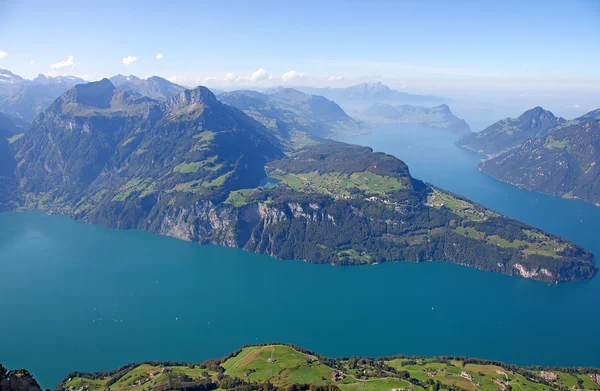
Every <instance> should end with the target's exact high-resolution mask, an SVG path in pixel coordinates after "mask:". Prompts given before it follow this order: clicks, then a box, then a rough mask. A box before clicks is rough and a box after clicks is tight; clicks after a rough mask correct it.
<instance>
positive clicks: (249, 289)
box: [0, 125, 600, 388]
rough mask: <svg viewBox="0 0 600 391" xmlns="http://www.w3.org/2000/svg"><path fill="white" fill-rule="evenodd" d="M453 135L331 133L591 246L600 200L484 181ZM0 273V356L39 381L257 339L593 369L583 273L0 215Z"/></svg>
mask: <svg viewBox="0 0 600 391" xmlns="http://www.w3.org/2000/svg"><path fill="white" fill-rule="evenodd" d="M455 139H456V136H455V135H452V134H450V133H448V132H444V131H432V130H424V129H418V128H413V127H411V126H399V125H390V126H385V127H382V128H379V129H376V130H374V131H373V133H372V134H371V135H368V136H360V137H352V138H348V139H346V140H345V141H348V142H352V143H358V144H364V145H369V146H372V147H373V148H374V149H375V150H377V151H384V152H388V153H392V154H394V155H396V156H398V157H400V158H401V159H403V160H404V161H405V162H406V163H407V164H408V165H409V167H410V169H411V173H412V174H413V176H415V177H417V178H419V179H422V180H425V181H428V182H431V183H433V184H434V185H437V186H439V187H442V188H445V189H448V190H450V191H453V192H456V193H458V194H461V195H464V196H466V197H469V198H471V199H472V200H474V201H477V202H480V203H482V204H483V205H485V206H487V207H490V208H492V209H495V210H497V211H499V212H501V213H504V214H506V215H508V216H511V217H515V218H518V219H520V220H523V221H525V222H528V223H531V224H533V225H535V226H538V227H540V228H543V229H546V230H548V231H550V232H552V233H556V234H559V235H562V236H564V237H566V238H568V239H571V240H573V241H574V242H576V243H578V244H581V245H583V246H584V247H586V248H588V249H589V250H591V251H593V252H594V253H595V254H600V241H598V237H600V208H597V207H595V206H593V205H590V204H585V203H582V202H576V201H570V200H564V199H560V198H557V197H549V196H545V195H543V194H538V193H532V192H528V191H525V190H520V189H517V188H515V187H513V186H510V185H506V184H503V183H501V182H498V181H496V180H494V179H492V178H490V177H487V176H486V175H484V174H482V173H480V172H479V171H477V169H476V166H477V162H478V160H479V157H478V156H477V155H476V154H474V153H471V152H469V151H464V150H461V149H458V148H456V147H454V145H453V143H454V140H455ZM0 268H1V269H0V270H2V273H0V298H1V300H0V314H1V315H0V320H1V322H0V362H1V363H3V364H4V365H5V366H8V367H9V368H16V367H24V368H27V369H29V370H30V371H31V372H32V373H33V374H34V375H35V376H36V378H37V379H38V380H39V381H40V383H41V385H42V387H44V388H51V387H54V386H55V385H56V384H57V383H58V382H59V381H60V380H61V379H62V378H63V377H64V376H65V375H66V374H67V373H68V372H69V371H71V370H82V371H93V370H108V369H114V368H116V367H118V366H120V365H122V364H125V363H127V362H131V361H146V360H181V361H195V362H197V361H201V360H204V359H207V358H212V357H216V356H221V355H224V354H227V353H229V352H230V351H232V350H235V349H237V348H238V347H240V346H241V345H243V344H251V343H255V342H269V341H283V342H287V343H294V344H297V345H301V346H303V347H306V348H308V349H312V350H314V351H316V352H318V353H322V354H325V355H330V356H340V355H371V356H378V355H390V354H396V353H405V354H410V355H417V354H418V355H442V354H448V355H469V356H477V357H481V358H488V359H496V360H501V361H505V362H510V363H516V364H546V365H555V364H556V365H559V364H560V365H594V366H600V354H599V353H598V352H600V338H598V330H600V301H599V300H598V298H599V297H600V278H598V277H596V278H594V279H593V280H590V281H581V282H574V283H567V284H561V285H548V284H544V283H540V282H536V281H530V280H525V279H521V278H514V277H509V276H505V275H501V274H496V273H489V272H483V271H479V270H475V269H471V268H467V267H462V266H458V265H454V264H447V263H443V262H428V263H421V264H416V263H411V262H398V263H387V264H381V265H376V266H360V267H358V266H356V267H332V266H329V265H310V264H306V263H304V262H300V261H279V260H275V259H273V258H270V257H267V256H263V255H256V254H250V253H246V252H244V251H241V250H237V249H226V248H219V247H215V246H200V245H198V244H196V243H187V242H183V241H179V240H176V239H172V238H167V237H161V236H157V235H153V234H150V233H146V232H140V231H119V230H114V229H107V228H103V227H100V226H93V225H89V224H86V223H83V222H76V221H73V220H71V219H69V218H67V217H64V216H47V215H45V214H44V213H42V212H27V213H15V212H10V213H4V214H0Z"/></svg>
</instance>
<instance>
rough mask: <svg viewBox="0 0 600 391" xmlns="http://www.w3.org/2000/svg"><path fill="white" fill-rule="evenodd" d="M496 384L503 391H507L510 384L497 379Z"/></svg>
mask: <svg viewBox="0 0 600 391" xmlns="http://www.w3.org/2000/svg"><path fill="white" fill-rule="evenodd" d="M495 382H496V384H497V385H499V386H500V387H502V389H503V390H505V389H506V388H507V387H508V383H507V382H505V381H503V380H500V379H496V380H495Z"/></svg>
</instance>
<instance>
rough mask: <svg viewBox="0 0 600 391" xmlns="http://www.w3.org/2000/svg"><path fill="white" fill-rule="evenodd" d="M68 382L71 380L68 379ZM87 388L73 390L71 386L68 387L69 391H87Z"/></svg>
mask: <svg viewBox="0 0 600 391" xmlns="http://www.w3.org/2000/svg"><path fill="white" fill-rule="evenodd" d="M69 381H71V379H69ZM87 389H88V386H81V387H79V388H75V387H73V386H70V387H69V391H87Z"/></svg>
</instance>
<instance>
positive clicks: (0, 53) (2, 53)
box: [0, 50, 8, 60]
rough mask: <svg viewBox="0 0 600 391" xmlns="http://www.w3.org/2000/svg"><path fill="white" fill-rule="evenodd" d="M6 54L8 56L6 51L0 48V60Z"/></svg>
mask: <svg viewBox="0 0 600 391" xmlns="http://www.w3.org/2000/svg"><path fill="white" fill-rule="evenodd" d="M6 56H8V53H7V52H3V51H1V50H0V60H2V59H3V58H6Z"/></svg>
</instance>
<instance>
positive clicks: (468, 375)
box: [460, 372, 473, 380]
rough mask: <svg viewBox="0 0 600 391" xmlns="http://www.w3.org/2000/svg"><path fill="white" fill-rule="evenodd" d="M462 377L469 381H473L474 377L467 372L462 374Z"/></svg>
mask: <svg viewBox="0 0 600 391" xmlns="http://www.w3.org/2000/svg"><path fill="white" fill-rule="evenodd" d="M460 376H461V377H464V378H465V379H467V380H473V376H471V375H470V374H468V373H467V372H462V373H461V374H460Z"/></svg>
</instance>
